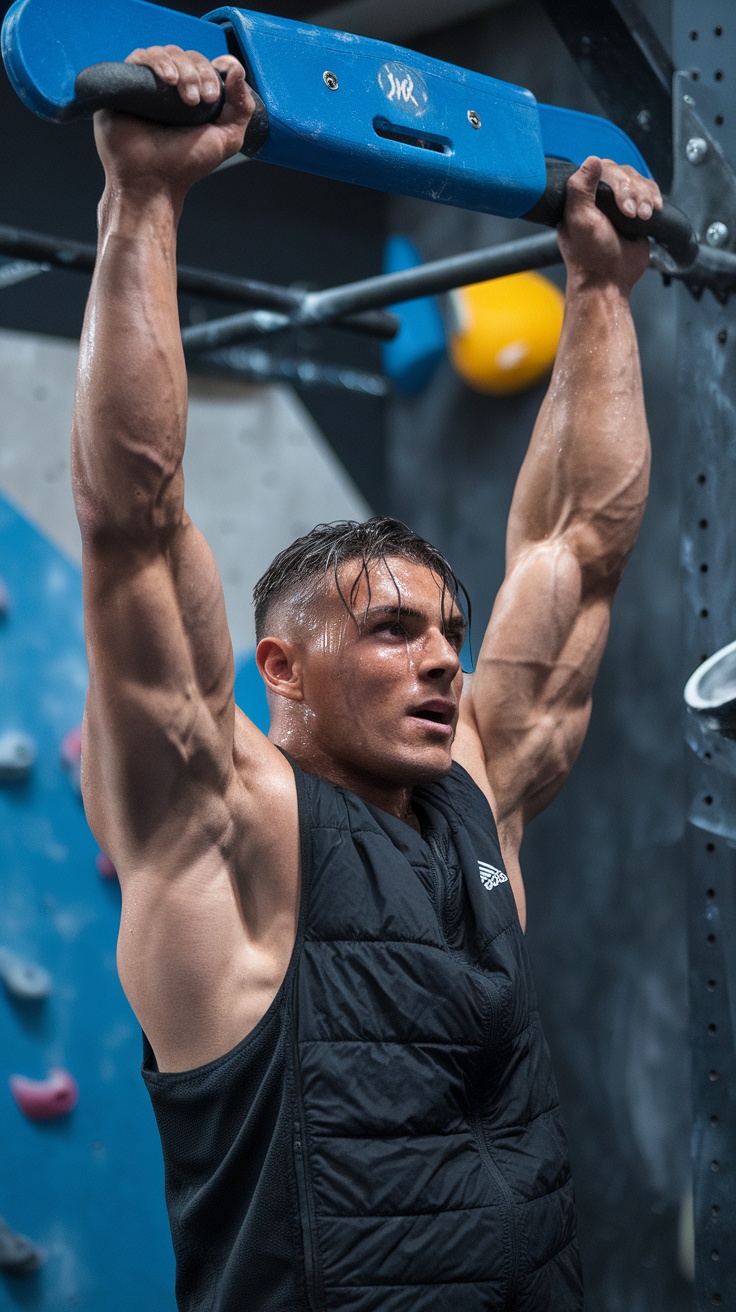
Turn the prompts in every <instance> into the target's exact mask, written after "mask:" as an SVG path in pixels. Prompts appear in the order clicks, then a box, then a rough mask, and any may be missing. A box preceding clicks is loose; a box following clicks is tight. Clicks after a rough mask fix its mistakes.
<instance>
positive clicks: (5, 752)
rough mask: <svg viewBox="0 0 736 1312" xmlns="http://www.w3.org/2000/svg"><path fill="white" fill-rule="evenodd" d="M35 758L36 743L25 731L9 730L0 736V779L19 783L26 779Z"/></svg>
mask: <svg viewBox="0 0 736 1312" xmlns="http://www.w3.org/2000/svg"><path fill="white" fill-rule="evenodd" d="M35 759H36V744H35V743H34V741H33V739H32V738H29V736H28V734H27V733H16V732H14V731H11V732H9V733H4V734H3V735H2V737H0V781H2V782H3V783H20V782H21V781H22V780H23V779H27V778H28V775H29V774H30V772H31V769H32V767H33V762H34V761H35Z"/></svg>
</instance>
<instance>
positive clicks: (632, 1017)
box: [389, 0, 692, 1312]
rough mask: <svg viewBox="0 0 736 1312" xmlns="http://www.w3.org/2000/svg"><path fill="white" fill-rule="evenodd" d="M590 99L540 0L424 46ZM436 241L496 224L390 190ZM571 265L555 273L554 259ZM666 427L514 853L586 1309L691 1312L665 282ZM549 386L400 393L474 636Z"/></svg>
mask: <svg viewBox="0 0 736 1312" xmlns="http://www.w3.org/2000/svg"><path fill="white" fill-rule="evenodd" d="M427 49H428V51H429V53H432V54H441V55H442V56H443V57H444V58H448V59H452V60H453V61H454V62H458V63H465V64H466V65H469V66H472V67H475V68H479V69H480V70H481V71H484V72H488V73H492V74H495V75H498V76H501V77H505V78H507V79H509V80H514V81H517V82H519V83H521V84H522V85H525V86H529V87H530V88H531V89H532V90H533V91H534V92H535V94H536V95H537V96H538V98H539V99H542V100H548V101H550V102H552V103H557V104H562V105H570V106H572V107H574V108H583V109H589V110H592V111H593V112H595V110H596V105H595V102H594V101H593V100H592V97H591V96H590V94H589V93H588V92H587V91H586V89H585V87H584V86H583V85H582V84H581V82H580V80H579V78H578V75H577V72H576V70H575V68H574V66H573V64H572V61H571V60H570V59H569V57H568V56H567V54H566V52H565V51H564V49H563V48H562V46H561V44H560V43H559V41H558V40H557V37H556V35H555V33H554V32H553V30H552V29H551V27H550V26H549V24H548V23H547V21H546V19H545V18H544V15H543V14H542V12H541V10H540V9H539V8H538V7H537V6H536V5H534V4H532V3H528V2H527V0H519V3H517V4H514V5H512V6H509V7H508V8H506V9H503V10H499V11H497V12H496V13H494V14H491V15H489V16H488V17H487V18H486V19H484V20H482V21H480V20H479V21H477V22H474V23H472V24H468V25H465V26H463V27H459V28H457V29H455V30H454V31H453V32H452V33H449V34H446V35H443V37H442V38H441V39H440V38H437V40H436V41H435V42H434V43H433V44H431V45H428V46H427ZM393 226H394V230H395V231H401V232H407V233H408V234H409V235H411V236H412V237H413V238H414V239H415V240H416V241H417V242H418V245H419V247H420V249H421V250H422V252H423V254H424V255H425V257H426V258H431V257H433V256H440V255H444V254H448V253H451V252H454V251H459V250H462V249H465V248H470V247H474V246H480V245H483V244H490V243H492V242H495V241H499V240H505V239H507V238H509V237H510V236H512V235H513V233H514V232H515V231H517V232H520V231H522V230H528V226H527V225H518V226H517V227H516V228H514V226H513V225H509V224H507V223H504V222H502V221H499V220H495V219H490V218H487V217H483V216H478V215H475V214H467V213H459V212H456V211H452V210H449V209H442V208H440V207H429V206H425V205H422V204H419V203H414V202H406V201H400V200H395V201H394V202H393ZM559 280H560V281H562V276H561V274H560V277H559ZM635 312H636V319H637V324H638V329H639V338H640V345H641V350H642V357H643V367H644V374H645V386H646V396H647V409H648V414H649V419H650V425H651V430H652V438H653V444H654V463H653V477H652V494H651V501H650V505H649V508H648V511H647V516H646V519H645V523H644V527H643V530H642V534H641V537H640V540H639V543H638V546H637V549H636V551H635V553H634V556H633V558H632V561H631V563H630V565H629V568H628V573H627V575H626V577H625V579H624V582H623V584H622V587H621V590H620V593H619V596H618V599H617V601H616V605H615V608H614V616H613V627H612V632H611V637H610V641H609V645H608V649H607V651H606V655H605V657H604V661H603V666H602V669H601V673H600V676H599V679H598V683H597V687H596V692H595V696H594V706H593V717H592V723H591V726H590V731H589V734H588V737H587V740H586V743H585V746H584V748H583V752H582V755H581V758H580V760H579V761H578V764H577V765H576V767H575V770H574V772H573V775H572V778H571V779H570V781H569V783H568V784H567V785H566V787H565V789H564V790H563V793H562V794H561V796H560V797H559V798H558V799H557V800H556V801H555V802H554V804H553V805H552V807H551V808H550V810H549V811H548V812H547V813H546V814H544V815H543V816H542V817H540V818H539V819H538V820H536V821H535V822H534V824H533V825H532V826H531V828H530V830H529V832H528V835H527V837H526V839H525V843H524V848H523V852H522V863H523V867H524V872H525V877H526V883H527V888H528V899H529V933H528V941H529V946H530V950H531V953H532V959H533V965H534V971H535V976H536V979H537V983H538V988H539V994H540V1005H541V1007H542V1010H543V1013H544V1017H545V1022H546V1028H547V1033H548V1037H549V1039H550V1043H551V1046H552V1048H553V1053H554V1058H555V1064H556V1069H557V1073H558V1078H559V1083H560V1087H561V1094H562V1098H563V1104H564V1108H565V1111H566V1115H567V1122H568V1126H569V1132H570V1142H571V1155H572V1161H573V1169H574V1174H575V1179H576V1188H577V1194H578V1202H579V1216H580V1239H581V1248H582V1253H583V1261H584V1266H585V1272H586V1285H587V1300H588V1301H587V1306H588V1308H589V1309H590V1312H645V1309H646V1312H685V1310H686V1309H690V1308H691V1307H692V1291H691V1287H690V1286H689V1284H688V1283H687V1281H686V1280H685V1279H684V1278H683V1276H682V1274H681V1272H680V1270H679V1266H678V1253H677V1231H678V1216H679V1213H680V1205H681V1199H682V1198H683V1196H685V1195H687V1193H688V1190H689V1134H690V1118H689V1081H688V1050H687V1033H686V956H685V870H684V854H683V844H682V835H683V827H684V766H683V748H682V745H681V743H682V739H681V730H680V706H681V668H680V618H679V542H678V535H679V529H678V512H677V495H678V493H677V469H676V450H675V445H674V436H675V399H674V398H675V377H674V353H675V326H674V298H673V294H672V293H671V292H670V291H668V290H667V289H665V288H663V286H662V284H661V282H660V281H659V280H658V278H657V277H656V276H655V275H654V274H648V275H646V278H645V280H644V282H643V283H642V284H640V286H639V287H638V288H637V290H636V293H635ZM543 390H544V389H543V388H537V389H535V390H534V391H531V392H528V393H526V394H524V395H522V396H518V397H509V398H506V399H492V398H486V397H482V396H480V395H478V394H474V393H471V392H470V391H469V390H468V389H466V388H465V386H464V385H463V384H462V383H461V382H460V381H459V379H457V378H456V377H455V376H454V375H453V374H452V372H451V370H450V369H449V367H446V368H445V369H443V370H442V371H441V372H440V373H439V375H438V376H437V378H436V380H435V382H434V383H433V385H432V387H431V389H430V390H429V391H428V392H427V393H425V395H424V396H423V397H421V398H419V399H418V400H417V401H416V402H413V403H410V404H407V403H402V404H401V405H396V406H394V408H393V413H392V416H391V421H390V424H391V426H390V434H389V462H390V464H389V468H390V478H391V482H392V488H393V495H394V509H395V510H396V512H397V513H399V514H401V515H402V516H403V517H404V518H406V519H407V520H408V522H409V523H411V524H412V525H413V526H414V527H415V528H417V529H418V530H419V531H421V532H424V533H426V534H427V536H428V537H430V538H431V539H433V540H434V541H436V542H437V543H438V545H439V546H441V547H442V548H443V549H444V550H445V551H446V552H447V554H448V555H449V557H450V559H451V561H452V563H453V564H454V566H455V567H456V569H457V570H458V572H459V574H460V576H461V577H462V578H463V579H464V581H465V583H466V584H467V585H468V588H469V590H470V593H471V597H472V600H473V603H474V607H475V619H474V625H473V629H474V634H475V646H476V649H477V646H478V644H479V642H480V638H481V636H482V631H483V627H484V625H485V622H486V620H487V618H488V615H489V612H490V608H491V605H492V602H493V598H494V596H495V593H496V591H497V589H498V586H499V584H500V582H501V579H502V577H503V555H504V531H505V522H506V516H507V513H508V508H509V504H510V500H511V494H512V490H513V484H514V480H515V478H516V474H517V472H518V469H519V466H520V463H521V460H522V457H523V454H524V451H525V448H526V443H527V441H528V438H529V436H530V433H531V429H532V425H533V422H534V418H535V416H536V412H537V409H538V407H539V403H540V400H541V397H542V395H543Z"/></svg>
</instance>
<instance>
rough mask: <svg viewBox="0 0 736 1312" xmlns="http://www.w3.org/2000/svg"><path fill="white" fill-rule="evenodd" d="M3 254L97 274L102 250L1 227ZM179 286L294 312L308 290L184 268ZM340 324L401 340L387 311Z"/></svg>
mask: <svg viewBox="0 0 736 1312" xmlns="http://www.w3.org/2000/svg"><path fill="white" fill-rule="evenodd" d="M0 255H6V256H10V257H12V258H13V259H23V260H28V261H33V262H35V263H37V264H44V265H46V266H47V267H49V268H55V269H74V270H75V271H77V272H79V273H93V272H94V267H95V260H96V258H97V247H96V246H93V245H92V244H91V243H87V242H79V241H70V240H68V239H67V238H59V237H50V236H47V235H46V234H44V233H40V232H28V231H25V230H24V229H22V228H9V227H5V226H3V225H0ZM177 279H178V288H179V291H180V292H183V293H185V294H186V295H189V296H205V297H210V298H212V299H215V300H218V301H232V302H234V303H235V304H238V305H253V306H260V307H263V308H265V309H269V310H277V311H278V310H280V311H281V312H282V313H286V314H293V313H294V312H295V311H298V310H299V309H300V308H301V306H302V305H303V303H304V301H305V299H306V297H307V296H308V293H307V292H302V291H297V290H295V289H293V288H290V287H279V286H277V285H275V284H273V283H268V282H260V281H258V280H257V279H254V278H237V277H235V276H233V275H232V274H227V273H216V272H211V271H210V270H208V269H194V268H191V267H190V266H189V265H183V264H180V265H179V266H178V269H177ZM334 322H335V326H336V327H340V328H346V329H349V330H350V331H352V332H359V333H366V334H368V335H369V336H371V337H378V338H381V339H382V340H384V341H390V340H391V339H392V338H393V337H395V336H396V333H397V331H398V323H397V322H396V319H395V317H394V316H393V315H391V314H387V313H386V312H385V311H380V312H377V311H374V312H371V313H369V314H362V315H357V316H356V315H350V316H348V317H347V318H344V317H343V318H342V319H340V321H339V322H338V320H335V321H334Z"/></svg>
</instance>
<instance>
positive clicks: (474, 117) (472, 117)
mask: <svg viewBox="0 0 736 1312" xmlns="http://www.w3.org/2000/svg"><path fill="white" fill-rule="evenodd" d="M468 123H469V124H470V126H471V128H479V127H480V117H479V115H478V114H476V112H475V110H474V109H469V110H468Z"/></svg>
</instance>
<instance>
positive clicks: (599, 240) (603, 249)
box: [559, 155, 662, 296]
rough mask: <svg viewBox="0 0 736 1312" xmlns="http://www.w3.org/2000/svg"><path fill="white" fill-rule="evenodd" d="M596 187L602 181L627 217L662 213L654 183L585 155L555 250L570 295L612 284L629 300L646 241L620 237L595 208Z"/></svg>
mask: <svg viewBox="0 0 736 1312" xmlns="http://www.w3.org/2000/svg"><path fill="white" fill-rule="evenodd" d="M599 182H607V183H608V185H609V187H611V189H612V190H613V194H614V196H615V198H616V203H617V205H618V207H619V209H620V210H621V213H622V214H625V215H626V216H627V218H640V219H649V218H651V216H652V213H653V211H654V210H661V208H662V194H661V192H660V190H659V187H658V186H657V184H656V182H652V181H651V180H650V179H647V178H643V177H642V176H641V174H639V173H637V172H636V171H635V169H632V168H630V167H629V166H628V165H621V164H614V162H613V160H610V159H603V160H601V159H598V158H597V157H596V156H595V155H591V156H589V158H588V159H586V160H585V161H584V163H583V164H581V166H580V168H579V169H578V171H577V173H574V174H573V176H572V177H571V178H570V180H569V182H568V184H567V202H566V205H565V218H564V222H563V223H561V224H560V227H559V239H560V250H561V251H562V255H563V258H564V260H565V264H566V265H567V274H568V283H569V286H570V290H577V289H578V288H580V287H585V286H606V285H609V286H610V285H613V286H615V287H617V288H618V290H619V291H621V292H622V293H623V294H624V295H626V296H628V294H629V292H630V291H631V288H632V287H633V286H634V283H636V282H638V280H639V278H640V277H641V275H642V274H643V273H644V271H645V269H646V268H647V265H648V263H649V244H648V242H647V241H646V240H644V239H642V240H640V241H632V240H631V239H630V238H628V237H621V236H620V235H619V233H617V232H616V230H615V228H614V227H613V225H612V224H611V223H609V221H608V219H607V218H606V217H605V215H604V214H603V213H602V212H601V211H600V210H599V209H598V207H597V205H596V203H595V193H596V188H597V186H598V183H599Z"/></svg>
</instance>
